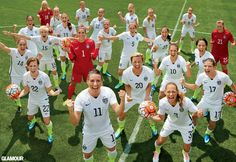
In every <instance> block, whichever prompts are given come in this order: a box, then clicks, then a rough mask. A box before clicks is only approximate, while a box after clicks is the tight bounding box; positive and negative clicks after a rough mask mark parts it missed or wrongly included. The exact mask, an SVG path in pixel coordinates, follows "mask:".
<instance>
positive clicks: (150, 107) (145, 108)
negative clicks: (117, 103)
mask: <svg viewBox="0 0 236 162" xmlns="http://www.w3.org/2000/svg"><path fill="white" fill-rule="evenodd" d="M156 110H157V106H156V104H155V103H154V102H152V101H143V102H142V103H141V104H140V105H139V108H138V112H139V114H140V115H141V116H142V117H143V118H147V117H148V116H153V115H155V114H156Z"/></svg>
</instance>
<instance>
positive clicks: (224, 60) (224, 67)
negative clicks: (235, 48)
mask: <svg viewBox="0 0 236 162" xmlns="http://www.w3.org/2000/svg"><path fill="white" fill-rule="evenodd" d="M228 63H229V60H228V56H226V57H221V58H220V64H221V69H222V71H223V72H224V73H225V74H228V68H227V65H228Z"/></svg>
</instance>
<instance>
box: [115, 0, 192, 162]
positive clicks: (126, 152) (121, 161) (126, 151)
mask: <svg viewBox="0 0 236 162" xmlns="http://www.w3.org/2000/svg"><path fill="white" fill-rule="evenodd" d="M186 3H187V0H185V1H184V4H183V6H182V9H181V11H180V14H179V17H178V19H177V22H176V24H175V27H174V30H173V33H172V37H171V40H173V38H174V36H175V33H176V31H177V28H178V26H179V22H180V19H181V16H182V14H183V11H184V8H185V5H186ZM142 121H143V118H142V117H141V116H139V117H138V121H137V122H136V124H135V127H134V129H133V131H132V134H131V135H130V138H129V140H128V143H127V144H126V145H125V149H124V151H123V153H122V154H121V156H120V158H119V160H118V161H119V162H125V160H126V158H127V157H128V156H129V152H130V150H131V147H132V143H134V142H135V139H136V136H137V134H138V132H139V129H140V126H141V123H142Z"/></svg>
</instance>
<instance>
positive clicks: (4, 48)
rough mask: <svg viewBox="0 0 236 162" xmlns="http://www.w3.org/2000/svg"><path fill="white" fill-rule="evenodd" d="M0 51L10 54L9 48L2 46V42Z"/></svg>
mask: <svg viewBox="0 0 236 162" xmlns="http://www.w3.org/2000/svg"><path fill="white" fill-rule="evenodd" d="M0 49H2V50H3V51H4V52H6V53H10V52H11V49H10V48H9V47H7V46H6V45H5V44H3V43H2V42H0Z"/></svg>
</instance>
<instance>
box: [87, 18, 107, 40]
mask: <svg viewBox="0 0 236 162" xmlns="http://www.w3.org/2000/svg"><path fill="white" fill-rule="evenodd" d="M104 20H105V18H102V19H101V20H98V17H96V18H94V19H93V20H92V21H91V23H90V26H92V27H93V33H92V35H91V36H90V38H91V39H92V40H94V42H95V43H97V42H98V39H97V37H98V32H99V31H100V30H102V29H103V21H104Z"/></svg>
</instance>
